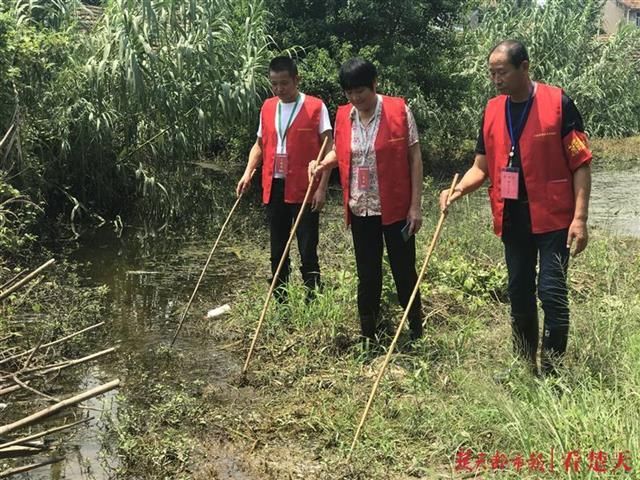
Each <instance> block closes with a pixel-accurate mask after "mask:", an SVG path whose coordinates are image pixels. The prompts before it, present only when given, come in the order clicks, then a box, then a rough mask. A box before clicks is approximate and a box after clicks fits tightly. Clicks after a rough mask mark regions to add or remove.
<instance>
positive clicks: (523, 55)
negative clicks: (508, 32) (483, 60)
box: [489, 40, 529, 68]
mask: <svg viewBox="0 0 640 480" xmlns="http://www.w3.org/2000/svg"><path fill="white" fill-rule="evenodd" d="M496 50H503V51H505V52H507V58H508V59H509V63H510V64H511V65H513V66H514V67H516V68H519V67H520V65H522V62H524V61H525V60H526V61H529V54H528V53H527V47H525V46H524V43H522V42H520V41H518V40H503V41H502V42H500V43H498V44H497V45H496V46H495V47H493V48H492V49H491V51H490V52H489V57H490V56H491V54H492V53H493V52H495V51H496Z"/></svg>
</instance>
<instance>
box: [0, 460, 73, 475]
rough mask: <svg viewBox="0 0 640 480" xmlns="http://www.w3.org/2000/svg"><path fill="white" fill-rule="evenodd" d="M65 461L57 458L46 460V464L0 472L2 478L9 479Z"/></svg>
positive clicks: (40, 463)
mask: <svg viewBox="0 0 640 480" xmlns="http://www.w3.org/2000/svg"><path fill="white" fill-rule="evenodd" d="M63 460H64V458H61V457H57V458H52V459H50V460H45V461H44V462H38V463H32V464H30V465H23V466H22V467H16V468H10V469H9V470H5V471H3V472H0V478H7V477H10V476H11V475H17V474H18V473H24V472H28V471H30V470H34V469H36V468H39V467H45V466H47V465H51V464H53V463H58V462H61V461H63Z"/></svg>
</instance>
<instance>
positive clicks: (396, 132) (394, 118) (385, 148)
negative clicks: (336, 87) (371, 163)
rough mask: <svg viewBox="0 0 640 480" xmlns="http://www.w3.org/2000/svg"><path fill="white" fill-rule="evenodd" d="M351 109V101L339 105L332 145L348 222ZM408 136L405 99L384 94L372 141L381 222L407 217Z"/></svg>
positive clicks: (409, 185) (408, 195)
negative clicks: (334, 149) (373, 141)
mask: <svg viewBox="0 0 640 480" xmlns="http://www.w3.org/2000/svg"><path fill="white" fill-rule="evenodd" d="M351 109H352V105H351V104H347V105H342V106H341V107H338V113H337V114H336V127H335V148H336V155H337V157H338V169H339V171H340V182H341V183H342V195H343V200H344V209H345V220H346V222H347V224H349V221H350V215H351V214H350V211H349V186H350V178H351ZM408 136H409V127H408V124H407V111H406V107H405V103H404V99H402V98H396V97H386V96H384V97H383V102H382V112H381V118H380V126H379V128H378V135H377V136H376V141H375V144H374V146H375V149H376V168H377V173H378V185H379V188H380V206H381V207H382V224H383V225H390V224H392V223H395V222H398V221H400V220H404V219H406V218H407V213H408V211H409V207H410V205H411V173H410V169H409V148H408V147H407V143H408Z"/></svg>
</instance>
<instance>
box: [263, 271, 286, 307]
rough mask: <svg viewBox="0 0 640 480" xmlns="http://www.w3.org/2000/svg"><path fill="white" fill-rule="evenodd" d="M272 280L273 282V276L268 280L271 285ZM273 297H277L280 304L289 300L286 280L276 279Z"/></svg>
mask: <svg viewBox="0 0 640 480" xmlns="http://www.w3.org/2000/svg"><path fill="white" fill-rule="evenodd" d="M271 282H273V277H272V278H270V279H269V280H267V283H269V285H271ZM273 298H275V300H276V302H278V304H279V305H283V304H285V303H287V301H288V300H289V295H288V293H287V281H286V280H284V279H282V278H280V279H278V281H276V284H275V287H274V289H273Z"/></svg>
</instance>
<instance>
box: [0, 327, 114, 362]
mask: <svg viewBox="0 0 640 480" xmlns="http://www.w3.org/2000/svg"><path fill="white" fill-rule="evenodd" d="M102 325H104V322H100V323H96V324H95V325H91V326H90V327H87V328H84V329H82V330H79V331H77V332H74V333H71V334H69V335H67V336H66V337H62V338H60V339H58V340H55V341H53V342H49V343H45V344H44V345H41V348H48V347H52V346H54V345H57V344H59V343H62V342H65V341H67V340H69V339H71V338H73V337H76V336H78V335H80V334H82V333H86V332H88V331H90V330H93V329H95V328H98V327H101V326H102ZM33 351H35V348H31V349H29V350H25V351H24V352H21V353H17V354H15V355H12V356H10V357H7V358H3V359H2V360H0V365H2V364H3V363H6V362H8V361H10V360H14V359H16V358H20V357H22V356H24V355H28V354H30V353H31V352H33Z"/></svg>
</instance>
